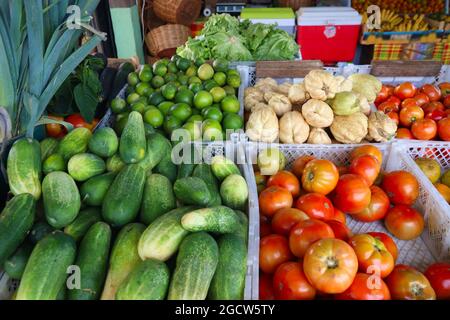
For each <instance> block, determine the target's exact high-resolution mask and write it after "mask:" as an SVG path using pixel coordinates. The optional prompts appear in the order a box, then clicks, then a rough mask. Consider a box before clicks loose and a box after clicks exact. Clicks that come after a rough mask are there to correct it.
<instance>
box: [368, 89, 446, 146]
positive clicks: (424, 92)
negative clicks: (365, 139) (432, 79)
mask: <svg viewBox="0 0 450 320" xmlns="http://www.w3.org/2000/svg"><path fill="white" fill-rule="evenodd" d="M375 105H376V106H377V109H378V110H380V111H383V112H384V113H386V114H387V115H388V116H389V117H390V118H391V119H393V120H394V121H395V122H396V123H397V125H398V126H399V129H398V131H397V138H398V139H417V140H439V139H441V140H444V141H450V83H448V82H444V83H441V84H440V85H439V86H435V85H432V84H425V85H423V86H422V87H420V88H416V87H415V86H414V84H412V83H411V82H404V83H402V84H400V85H398V86H396V87H394V86H391V85H383V86H382V89H381V92H380V93H379V95H378V97H377V99H376V100H375Z"/></svg>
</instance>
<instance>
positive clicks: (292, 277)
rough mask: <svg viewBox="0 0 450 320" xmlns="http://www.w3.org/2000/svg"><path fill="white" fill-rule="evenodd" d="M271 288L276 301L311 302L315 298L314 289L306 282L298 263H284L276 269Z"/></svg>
mask: <svg viewBox="0 0 450 320" xmlns="http://www.w3.org/2000/svg"><path fill="white" fill-rule="evenodd" d="M273 288H274V291H275V298H276V299H278V300H312V299H314V297H315V296H316V289H315V288H314V287H313V286H311V284H310V283H309V282H308V280H307V279H306V276H305V273H304V272H303V266H302V264H301V263H298V262H285V263H283V264H282V265H280V266H279V267H278V268H277V270H276V271H275V274H274V276H273Z"/></svg>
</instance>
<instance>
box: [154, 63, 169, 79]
mask: <svg viewBox="0 0 450 320" xmlns="http://www.w3.org/2000/svg"><path fill="white" fill-rule="evenodd" d="M160 61H161V60H160ZM158 62H159V61H158ZM158 62H156V63H155V64H154V65H153V74H155V75H157V76H161V77H164V76H165V75H166V73H167V66H166V65H164V64H162V63H158Z"/></svg>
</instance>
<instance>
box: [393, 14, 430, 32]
mask: <svg viewBox="0 0 450 320" xmlns="http://www.w3.org/2000/svg"><path fill="white" fill-rule="evenodd" d="M424 19H425V15H423V14H415V15H414V16H413V17H410V16H406V15H405V17H404V18H403V21H402V22H401V23H400V24H398V25H396V26H395V28H394V31H398V32H411V31H427V30H430V26H429V25H428V23H427V22H426V21H425V20H424Z"/></svg>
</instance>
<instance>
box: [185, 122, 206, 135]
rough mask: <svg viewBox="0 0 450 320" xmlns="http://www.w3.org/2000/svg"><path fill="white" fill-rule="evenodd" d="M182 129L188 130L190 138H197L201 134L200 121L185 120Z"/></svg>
mask: <svg viewBox="0 0 450 320" xmlns="http://www.w3.org/2000/svg"><path fill="white" fill-rule="evenodd" d="M183 129H185V130H187V131H188V133H189V136H190V138H191V140H199V139H200V137H201V136H202V127H201V123H200V122H192V121H191V122H187V123H185V124H184V125H183Z"/></svg>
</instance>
